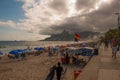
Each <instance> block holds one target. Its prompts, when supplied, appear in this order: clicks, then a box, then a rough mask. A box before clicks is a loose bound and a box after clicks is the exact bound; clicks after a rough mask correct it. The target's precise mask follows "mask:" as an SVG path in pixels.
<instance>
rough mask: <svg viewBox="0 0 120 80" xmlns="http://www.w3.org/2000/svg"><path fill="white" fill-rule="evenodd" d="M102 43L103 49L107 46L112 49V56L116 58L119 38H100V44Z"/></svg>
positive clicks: (119, 44) (119, 42)
mask: <svg viewBox="0 0 120 80" xmlns="http://www.w3.org/2000/svg"><path fill="white" fill-rule="evenodd" d="M101 44H104V50H107V49H108V48H109V47H111V49H112V52H111V53H112V58H114V59H116V58H117V51H119V50H120V38H117V37H112V38H104V39H102V40H101V42H100V45H101Z"/></svg>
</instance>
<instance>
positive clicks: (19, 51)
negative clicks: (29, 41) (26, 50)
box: [15, 49, 23, 53]
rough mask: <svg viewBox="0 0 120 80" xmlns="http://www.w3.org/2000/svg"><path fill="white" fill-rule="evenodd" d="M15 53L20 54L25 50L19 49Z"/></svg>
mask: <svg viewBox="0 0 120 80" xmlns="http://www.w3.org/2000/svg"><path fill="white" fill-rule="evenodd" d="M15 51H17V52H18V53H22V52H23V50H21V49H17V50H15Z"/></svg>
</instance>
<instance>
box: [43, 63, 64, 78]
mask: <svg viewBox="0 0 120 80" xmlns="http://www.w3.org/2000/svg"><path fill="white" fill-rule="evenodd" d="M62 72H63V67H62V66H61V63H60V62H58V63H57V66H56V65H54V66H53V67H51V69H50V72H49V74H48V75H47V78H46V79H45V80H53V78H54V75H55V73H56V77H57V80H61V75H62Z"/></svg>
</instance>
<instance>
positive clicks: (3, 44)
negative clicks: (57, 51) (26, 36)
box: [0, 41, 75, 54]
mask: <svg viewBox="0 0 120 80" xmlns="http://www.w3.org/2000/svg"><path fill="white" fill-rule="evenodd" d="M70 43H75V42H74V41H0V52H3V53H6V54H7V53H8V52H9V51H11V50H15V49H25V48H27V47H28V46H29V47H30V48H35V47H46V46H56V45H65V44H70Z"/></svg>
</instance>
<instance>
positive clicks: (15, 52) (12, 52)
mask: <svg viewBox="0 0 120 80" xmlns="http://www.w3.org/2000/svg"><path fill="white" fill-rule="evenodd" d="M9 53H10V54H19V52H18V51H16V50H12V51H10V52H9Z"/></svg>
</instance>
